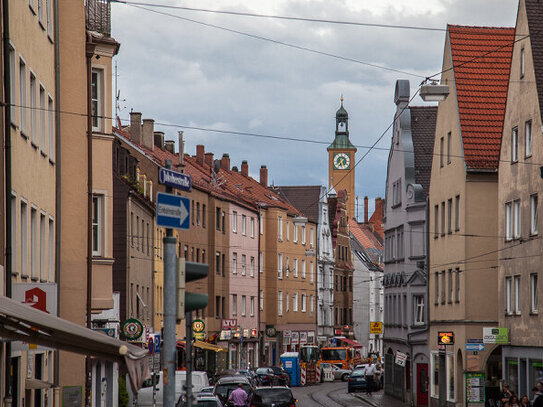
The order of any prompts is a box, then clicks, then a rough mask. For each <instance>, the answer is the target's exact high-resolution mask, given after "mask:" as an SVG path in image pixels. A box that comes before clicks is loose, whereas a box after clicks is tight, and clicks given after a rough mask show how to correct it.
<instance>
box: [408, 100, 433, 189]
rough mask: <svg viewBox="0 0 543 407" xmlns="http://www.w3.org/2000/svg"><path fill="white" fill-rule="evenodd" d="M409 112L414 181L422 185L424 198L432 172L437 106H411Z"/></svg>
mask: <svg viewBox="0 0 543 407" xmlns="http://www.w3.org/2000/svg"><path fill="white" fill-rule="evenodd" d="M409 110H410V112H411V138H412V140H413V149H414V150H415V151H414V152H415V181H416V183H417V184H420V185H422V190H423V192H424V196H427V195H428V191H429V189H430V174H431V172H432V157H433V152H434V140H435V132H436V118H437V106H411V107H410V108H409Z"/></svg>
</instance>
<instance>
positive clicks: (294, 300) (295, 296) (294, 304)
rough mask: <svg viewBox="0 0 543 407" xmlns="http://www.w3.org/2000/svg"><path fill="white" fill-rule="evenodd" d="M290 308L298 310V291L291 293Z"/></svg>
mask: <svg viewBox="0 0 543 407" xmlns="http://www.w3.org/2000/svg"><path fill="white" fill-rule="evenodd" d="M292 310H293V311H294V312H298V293H294V294H292Z"/></svg>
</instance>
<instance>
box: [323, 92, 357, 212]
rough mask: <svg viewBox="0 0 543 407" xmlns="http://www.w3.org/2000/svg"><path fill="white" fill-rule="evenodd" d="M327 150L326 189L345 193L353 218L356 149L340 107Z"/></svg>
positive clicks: (342, 108) (347, 115)
mask: <svg viewBox="0 0 543 407" xmlns="http://www.w3.org/2000/svg"><path fill="white" fill-rule="evenodd" d="M327 150H328V188H329V189H330V188H332V186H333V187H334V189H335V190H336V191H340V190H342V189H344V190H346V191H347V215H349V218H354V217H355V215H356V212H355V193H354V185H355V178H354V174H355V171H354V170H355V168H354V166H355V164H356V162H355V153H356V147H355V146H354V145H353V144H352V143H351V140H349V114H348V113H347V111H346V110H345V108H344V107H343V96H342V97H341V106H340V108H339V109H338V111H337V112H336V137H335V138H334V141H333V143H332V144H330V145H329V146H328V148H327Z"/></svg>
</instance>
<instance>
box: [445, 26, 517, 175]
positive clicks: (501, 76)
mask: <svg viewBox="0 0 543 407" xmlns="http://www.w3.org/2000/svg"><path fill="white" fill-rule="evenodd" d="M447 29H448V36H449V40H450V45H451V54H452V61H453V70H454V80H455V85H456V96H457V99H458V112H459V116H460V126H461V134H462V141H463V147H464V159H465V162H466V165H467V167H468V168H472V169H488V170H497V168H498V163H499V158H500V148H501V139H502V130H503V120H504V114H505V102H506V98H507V87H508V84H509V68H510V66H511V54H512V50H513V41H514V35H515V30H514V28H492V27H466V26H456V25H449V26H448V27H447Z"/></svg>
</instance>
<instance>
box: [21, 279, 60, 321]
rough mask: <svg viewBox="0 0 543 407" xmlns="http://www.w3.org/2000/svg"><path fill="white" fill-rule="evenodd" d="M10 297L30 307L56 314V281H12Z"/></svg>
mask: <svg viewBox="0 0 543 407" xmlns="http://www.w3.org/2000/svg"><path fill="white" fill-rule="evenodd" d="M12 290H13V291H12V294H11V297H12V298H13V299H14V300H16V301H20V302H22V303H23V304H27V305H30V306H31V307H32V308H36V309H39V310H40V311H43V312H47V313H48V314H51V315H57V285H56V283H13V285H12Z"/></svg>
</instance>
